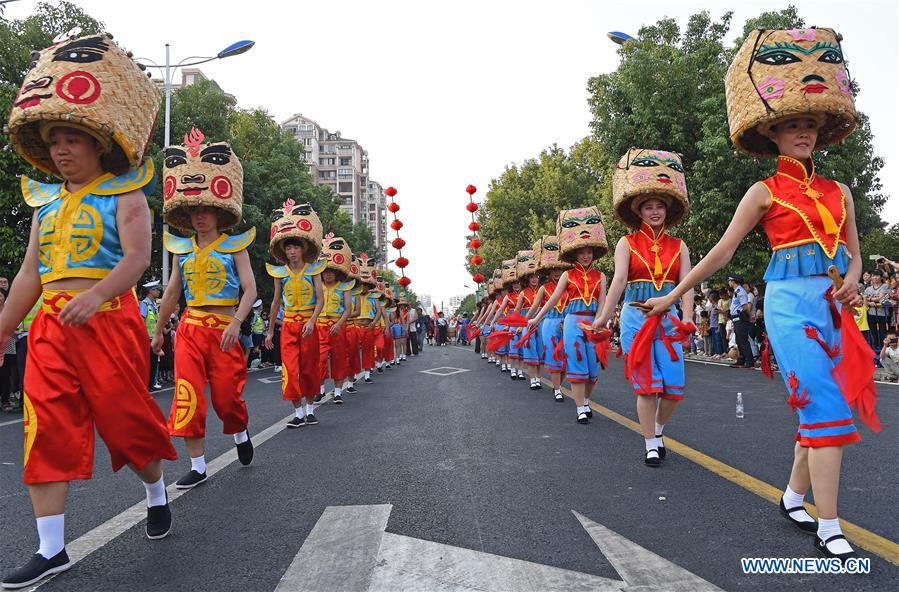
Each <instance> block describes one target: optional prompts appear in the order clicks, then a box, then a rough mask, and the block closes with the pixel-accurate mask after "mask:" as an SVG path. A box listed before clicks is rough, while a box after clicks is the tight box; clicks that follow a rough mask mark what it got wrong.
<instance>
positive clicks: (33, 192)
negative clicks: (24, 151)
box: [20, 175, 62, 208]
mask: <svg viewBox="0 0 899 592" xmlns="http://www.w3.org/2000/svg"><path fill="white" fill-rule="evenodd" d="M20 182H21V184H22V197H23V198H25V203H26V204H28V205H29V206H31V207H32V208H39V207H41V206H42V205H45V204H48V203H50V202H51V201H53V200H54V199H56V198H58V197H59V191H60V190H61V189H62V184H61V183H41V182H40V181H35V180H34V179H29V178H28V177H26V176H25V175H22V177H21V181H20Z"/></svg>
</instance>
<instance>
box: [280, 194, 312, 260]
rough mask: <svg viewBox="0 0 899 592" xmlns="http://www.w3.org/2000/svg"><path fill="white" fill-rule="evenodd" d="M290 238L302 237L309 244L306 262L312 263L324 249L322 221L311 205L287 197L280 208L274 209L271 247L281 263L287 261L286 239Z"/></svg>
mask: <svg viewBox="0 0 899 592" xmlns="http://www.w3.org/2000/svg"><path fill="white" fill-rule="evenodd" d="M290 238H296V239H300V240H302V241H304V242H305V243H306V244H307V245H308V248H307V249H306V255H305V261H306V263H312V262H313V261H315V260H316V259H318V255H319V253H321V250H322V223H321V220H319V219H318V214H316V213H315V210H313V209H312V206H311V205H309V204H307V203H304V204H298V203H296V202H294V201H293V200H292V199H287V200H286V201H285V202H284V204H283V205H282V206H281V207H280V208H278V209H276V210H274V211H272V232H271V236H270V239H269V249H270V250H271V253H272V256H273V257H274V258H275V259H277V260H278V261H280V262H281V263H285V262H286V261H287V255H285V254H284V241H286V240H287V239H290Z"/></svg>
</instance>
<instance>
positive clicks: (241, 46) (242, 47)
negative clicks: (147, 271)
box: [135, 39, 256, 290]
mask: <svg viewBox="0 0 899 592" xmlns="http://www.w3.org/2000/svg"><path fill="white" fill-rule="evenodd" d="M254 45H256V42H255V41H250V40H247V39H245V40H243V41H237V42H235V43H232V44H231V45H229V46H228V47H226V48H225V49H223V50H222V51H220V52H218V53H217V54H215V55H214V56H207V57H201V56H191V57H188V58H184V59H183V60H181V61H180V62H178V63H177V64H175V65H174V66H173V65H171V60H170V59H169V44H168V43H166V44H165V65H164V66H160V65H159V64H157V63H156V62H154V61H152V60H148V59H146V58H138V59H137V60H135V61H138V60H141V61H145V62H149V65H147V67H148V68H158V69H160V70H164V71H165V79H164V81H163V89H164V91H165V140H164V141H163V148H165V147H166V146H168V145H169V144H171V142H172V129H171V113H172V75H173V74H174V73H175V70H177V69H178V68H183V67H185V66H196V65H199V64H205V63H206V62H211V61H212V60H221V59H224V58H230V57H231V56H236V55H240V54H242V53H246V52H248V51H250V49H252V48H253V46H254ZM188 60H197V61H195V62H190V61H188ZM168 230H169V225H168V224H166V223H165V220H164V219H163V222H162V232H163V235H164V234H165V233H166V232H168ZM168 283H169V251H168V249H166V248H165V241H164V240H163V241H162V288H163V290H164V289H165V287H166V285H168Z"/></svg>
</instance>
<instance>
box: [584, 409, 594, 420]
mask: <svg viewBox="0 0 899 592" xmlns="http://www.w3.org/2000/svg"><path fill="white" fill-rule="evenodd" d="M585 413H586V414H587V419H593V410H592V409H590V408H589V407H588V408H587V411H585Z"/></svg>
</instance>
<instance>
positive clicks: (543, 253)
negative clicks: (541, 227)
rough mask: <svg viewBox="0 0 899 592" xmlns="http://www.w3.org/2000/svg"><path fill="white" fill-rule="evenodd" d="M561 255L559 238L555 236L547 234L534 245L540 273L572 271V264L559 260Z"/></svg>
mask: <svg viewBox="0 0 899 592" xmlns="http://www.w3.org/2000/svg"><path fill="white" fill-rule="evenodd" d="M538 245H539V246H538ZM559 254H560V252H559V237H557V236H555V235H553V234H545V235H543V236H542V237H541V238H540V240H539V241H537V242H536V243H534V258H535V259H537V269H539V270H540V271H544V270H546V271H549V270H550V269H571V264H570V263H566V262H565V261H562V260H561V259H559Z"/></svg>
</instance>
